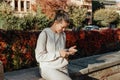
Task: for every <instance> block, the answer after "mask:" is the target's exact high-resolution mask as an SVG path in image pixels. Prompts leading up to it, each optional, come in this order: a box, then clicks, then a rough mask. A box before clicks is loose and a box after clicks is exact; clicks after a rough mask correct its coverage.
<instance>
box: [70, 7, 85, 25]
mask: <svg viewBox="0 0 120 80" xmlns="http://www.w3.org/2000/svg"><path fill="white" fill-rule="evenodd" d="M68 13H69V15H70V18H71V19H72V20H73V23H74V24H75V26H80V25H82V22H83V21H84V20H85V19H86V14H87V9H86V8H81V7H79V6H75V5H70V6H69V7H68Z"/></svg>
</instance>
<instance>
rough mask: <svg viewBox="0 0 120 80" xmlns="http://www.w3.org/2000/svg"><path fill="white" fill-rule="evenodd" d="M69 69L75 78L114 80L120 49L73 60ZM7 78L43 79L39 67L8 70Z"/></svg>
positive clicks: (119, 64)
mask: <svg viewBox="0 0 120 80" xmlns="http://www.w3.org/2000/svg"><path fill="white" fill-rule="evenodd" d="M68 69H69V73H70V76H71V77H72V78H73V80H105V79H106V80H112V79H110V78H111V77H110V76H112V75H114V74H116V73H119V72H120V51H117V52H110V53H106V54H101V55H94V56H90V57H85V58H80V59H76V60H71V61H70V62H69V65H68ZM115 76H116V75H115ZM117 76H118V75H117ZM119 76H120V75H119ZM112 77H113V78H114V76H112ZM5 78H6V79H8V80H43V79H42V78H40V75H39V68H38V67H35V68H30V69H23V70H18V71H13V72H6V73H5ZM117 78H118V79H117ZM119 79H120V77H116V79H114V80H119Z"/></svg>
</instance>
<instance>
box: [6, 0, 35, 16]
mask: <svg viewBox="0 0 120 80" xmlns="http://www.w3.org/2000/svg"><path fill="white" fill-rule="evenodd" d="M5 1H6V2H7V3H8V4H10V5H11V6H12V9H13V10H14V12H15V15H17V16H20V17H22V16H24V15H27V14H28V13H32V14H33V15H35V13H36V6H35V4H36V2H35V0H5Z"/></svg>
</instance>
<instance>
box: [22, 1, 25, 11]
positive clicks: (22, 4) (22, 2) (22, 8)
mask: <svg viewBox="0 0 120 80" xmlns="http://www.w3.org/2000/svg"><path fill="white" fill-rule="evenodd" d="M21 11H24V1H21Z"/></svg>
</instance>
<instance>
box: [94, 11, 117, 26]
mask: <svg viewBox="0 0 120 80" xmlns="http://www.w3.org/2000/svg"><path fill="white" fill-rule="evenodd" d="M118 18H119V14H118V13H117V12H116V11H114V10H110V9H100V10H97V11H96V12H95V13H94V20H95V21H96V22H97V24H98V25H101V26H108V25H110V24H111V23H113V22H115V21H117V20H118Z"/></svg>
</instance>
